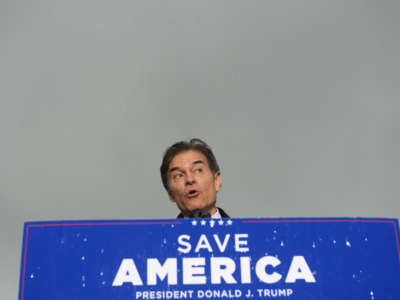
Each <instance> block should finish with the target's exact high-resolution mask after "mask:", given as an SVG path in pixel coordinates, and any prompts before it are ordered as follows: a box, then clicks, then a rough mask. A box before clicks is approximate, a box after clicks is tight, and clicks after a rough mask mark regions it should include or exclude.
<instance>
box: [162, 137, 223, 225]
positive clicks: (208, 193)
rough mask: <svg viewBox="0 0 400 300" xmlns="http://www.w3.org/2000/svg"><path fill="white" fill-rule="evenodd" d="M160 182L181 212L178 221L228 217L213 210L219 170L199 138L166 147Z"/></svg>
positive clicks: (215, 208) (213, 158) (211, 154)
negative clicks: (180, 219)
mask: <svg viewBox="0 0 400 300" xmlns="http://www.w3.org/2000/svg"><path fill="white" fill-rule="evenodd" d="M160 172H161V179H162V183H163V185H164V187H165V189H166V190H167V193H168V196H169V198H170V200H171V201H172V202H175V203H176V205H177V206H178V208H179V209H180V211H181V213H180V214H179V215H178V218H209V217H211V218H229V216H228V215H227V214H226V213H225V212H224V211H223V210H222V209H221V208H218V207H216V201H217V192H218V191H219V190H220V189H221V185H222V181H221V171H220V169H219V166H218V163H217V160H216V159H215V156H214V154H213V152H212V150H211V148H210V147H209V146H208V145H207V144H206V143H205V142H203V141H202V140H200V139H191V140H189V141H180V142H177V143H175V144H173V145H172V146H171V147H169V148H168V149H167V150H166V151H165V153H164V156H163V160H162V164H161V167H160Z"/></svg>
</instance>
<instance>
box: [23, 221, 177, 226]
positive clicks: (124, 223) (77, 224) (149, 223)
mask: <svg viewBox="0 0 400 300" xmlns="http://www.w3.org/2000/svg"><path fill="white" fill-rule="evenodd" d="M173 224H182V222H179V221H173V222H172V221H171V222H163V221H161V222H145V221H144V222H103V223H48V224H30V225H28V226H30V227H54V226H100V225H173Z"/></svg>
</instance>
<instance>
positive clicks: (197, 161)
mask: <svg viewBox="0 0 400 300" xmlns="http://www.w3.org/2000/svg"><path fill="white" fill-rule="evenodd" d="M197 164H203V165H204V161H202V160H201V159H199V160H196V161H194V162H192V165H197ZM179 169H180V168H179V167H173V168H171V169H169V170H168V173H172V172H174V171H177V170H179Z"/></svg>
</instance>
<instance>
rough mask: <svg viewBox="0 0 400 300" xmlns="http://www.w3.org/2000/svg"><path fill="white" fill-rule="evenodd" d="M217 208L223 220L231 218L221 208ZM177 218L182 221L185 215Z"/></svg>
mask: <svg viewBox="0 0 400 300" xmlns="http://www.w3.org/2000/svg"><path fill="white" fill-rule="evenodd" d="M217 208H218V211H219V214H220V215H221V217H222V218H230V216H228V214H227V213H226V212H225V211H224V210H223V209H222V208H221V207H217ZM177 218H178V219H182V218H183V214H182V213H180V214H179V215H178V216H177Z"/></svg>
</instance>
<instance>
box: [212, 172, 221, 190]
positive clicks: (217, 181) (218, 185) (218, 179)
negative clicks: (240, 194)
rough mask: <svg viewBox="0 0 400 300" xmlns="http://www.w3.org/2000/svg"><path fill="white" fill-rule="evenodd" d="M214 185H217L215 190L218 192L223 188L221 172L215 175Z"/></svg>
mask: <svg viewBox="0 0 400 300" xmlns="http://www.w3.org/2000/svg"><path fill="white" fill-rule="evenodd" d="M214 185H215V190H216V191H217V192H218V191H219V190H220V189H221V187H222V178H221V172H220V171H218V172H216V173H215V174H214Z"/></svg>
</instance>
